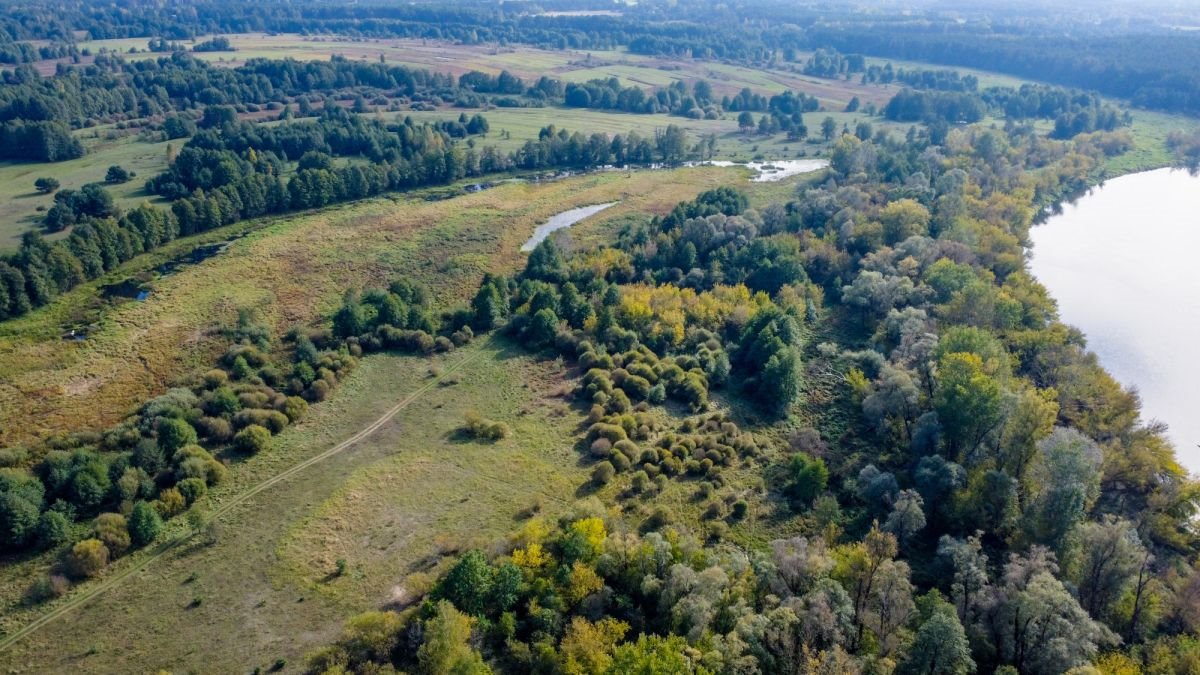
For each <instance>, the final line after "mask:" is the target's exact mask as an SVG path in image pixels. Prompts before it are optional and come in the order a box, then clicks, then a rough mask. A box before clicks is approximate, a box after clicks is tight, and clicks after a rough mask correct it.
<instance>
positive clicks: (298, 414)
mask: <svg viewBox="0 0 1200 675" xmlns="http://www.w3.org/2000/svg"><path fill="white" fill-rule="evenodd" d="M280 410H281V412H282V413H283V414H284V415H287V418H288V419H289V420H291V421H292V422H293V423H295V422H298V421H300V418H302V417H304V415H306V414H307V413H308V402H307V401H305V400H304V399H302V398H300V397H299V396H289V397H287V399H286V400H285V401H284V402H283V407H282V408H281V409H280Z"/></svg>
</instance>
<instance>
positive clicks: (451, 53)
mask: <svg viewBox="0 0 1200 675" xmlns="http://www.w3.org/2000/svg"><path fill="white" fill-rule="evenodd" d="M225 37H228V38H229V41H230V42H231V43H232V44H233V46H234V47H235V48H236V49H237V51H233V52H201V53H196V54H195V56H196V57H197V58H200V59H203V60H206V61H212V62H214V63H218V64H222V65H230V66H235V65H240V64H242V63H244V62H245V61H246V60H248V59H252V58H294V59H299V60H304V61H311V60H322V61H324V60H328V59H329V57H330V56H332V55H335V54H337V55H341V56H344V57H346V58H349V59H361V60H369V61H377V60H379V59H380V58H381V57H382V58H383V59H384V60H385V61H386V62H388V63H396V64H403V65H408V66H413V67H417V68H428V69H430V70H436V71H440V72H450V73H454V74H456V75H461V74H462V73H466V72H469V71H472V70H478V71H482V72H487V73H493V74H495V73H499V72H500V71H501V70H508V71H510V72H512V73H513V74H515V75H517V76H519V77H522V78H525V79H527V80H536V79H537V78H538V77H540V76H542V75H547V76H550V77H557V78H560V79H564V80H570V81H575V82H581V81H586V80H590V79H596V78H604V79H607V78H610V77H616V78H617V79H619V80H621V82H622V83H623V84H626V85H630V84H637V85H640V86H643V87H663V86H667V85H670V84H671V83H672V82H674V81H677V80H683V81H687V82H691V81H693V80H696V79H699V78H704V79H707V80H709V81H710V83H711V84H712V85H713V91H714V92H716V93H717V94H718V95H725V94H730V95H733V94H736V93H737V92H738V91H741V90H742V89H743V88H745V87H749V88H750V89H753V90H755V91H758V92H761V93H780V92H783V91H785V90H788V89H792V90H797V91H803V92H805V93H808V94H811V95H814V96H816V97H817V98H818V99H820V100H821V103H822V104H823V105H824V106H825V107H826V108H827V109H829V110H841V109H842V108H844V107H845V105H846V103H848V102H849V101H850V99H851V98H853V97H855V96H857V97H858V98H859V99H860V100H861V101H862V102H863V104H864V105H865V104H867V103H875V104H876V105H879V106H882V105H883V104H885V103H886V102H887V101H888V99H890V98H891V96H892V95H893V94H894V93H895V92H896V91H897V90H898V89H899V88H898V87H895V86H893V85H877V84H871V85H863V84H860V83H859V82H858V80H857V79H852V80H849V81H842V80H827V79H823V78H817V77H809V76H807V75H802V74H800V73H798V72H791V71H790V70H786V69H783V68H780V69H764V70H757V69H753V68H748V67H744V66H736V65H730V64H721V63H715V62H709V61H699V60H696V61H693V60H690V59H668V58H658V57H651V56H644V55H641V54H631V53H629V52H626V51H623V50H622V51H579V50H569V49H568V50H561V51H551V50H546V49H538V48H536V47H525V46H504V47H500V46H496V45H457V44H446V43H442V42H437V41H434V40H416V39H373V38H372V39H367V38H363V39H353V38H346V37H339V36H301V35H265V34H262V33H244V34H234V35H227V36H225ZM147 42H148V41H147V40H145V39H118V40H95V41H91V42H83V43H80V45H79V46H80V48H86V49H89V50H91V51H92V52H93V53H95V52H98V51H100V50H102V49H105V50H108V51H114V52H120V53H123V54H125V55H126V57H127V58H131V59H139V58H155V57H157V56H159V54H156V53H152V52H147V51H145V50H146V45H147ZM131 48H134V49H139V50H142V51H140V52H138V53H132V54H131V53H128V52H129V50H130V49H131ZM807 56H808V55H807V54H803V53H801V54H800V55H799V58H800V60H801V62H802V61H803V60H804V59H805V58H807ZM788 65H789V67H790V66H791V65H792V64H788ZM54 67H55V62H53V61H46V62H42V63H41V64H39V68H40V69H41V71H42V72H44V73H53V72H54ZM796 67H797V68H798V67H799V66H798V65H797V66H796Z"/></svg>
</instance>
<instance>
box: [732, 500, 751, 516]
mask: <svg viewBox="0 0 1200 675" xmlns="http://www.w3.org/2000/svg"><path fill="white" fill-rule="evenodd" d="M749 512H750V504H748V503H747V502H746V500H745V499H739V500H737V501H736V502H734V503H733V510H732V511H731V512H730V514H729V515H730V516H732V517H733V519H734V520H742V519H744V518H745V517H746V514H747V513H749Z"/></svg>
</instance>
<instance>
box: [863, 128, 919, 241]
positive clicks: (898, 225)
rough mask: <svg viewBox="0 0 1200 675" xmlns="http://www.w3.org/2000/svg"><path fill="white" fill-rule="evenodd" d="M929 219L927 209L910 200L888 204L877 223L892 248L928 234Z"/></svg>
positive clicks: (880, 213)
mask: <svg viewBox="0 0 1200 675" xmlns="http://www.w3.org/2000/svg"><path fill="white" fill-rule="evenodd" d="M860 138H861V136H860ZM868 138H870V136H868ZM862 140H867V139H866V138H864V139H862ZM929 218H930V216H929V209H927V208H925V207H924V206H922V205H921V204H920V203H918V202H916V201H914V200H912V199H897V200H896V201H894V202H889V203H888V205H887V206H885V207H883V209H882V210H881V211H880V212H879V221H880V222H881V223H883V239H884V242H885V243H887V244H888V245H889V246H892V245H895V244H897V243H899V242H902V241H904V240H905V239H908V238H909V237H911V236H913V235H918V234H921V235H924V234H928V233H929Z"/></svg>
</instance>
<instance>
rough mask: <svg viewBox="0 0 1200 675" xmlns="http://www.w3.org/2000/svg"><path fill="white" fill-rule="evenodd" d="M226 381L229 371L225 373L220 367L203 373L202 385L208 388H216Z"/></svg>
mask: <svg viewBox="0 0 1200 675" xmlns="http://www.w3.org/2000/svg"><path fill="white" fill-rule="evenodd" d="M228 381H229V373H226V372H225V371H223V370H221V369H220V368H213V369H212V370H210V371H208V372H207V373H205V374H204V386H206V387H208V388H209V389H216V388H217V387H219V386H221V385H223V384H225V383H226V382H228Z"/></svg>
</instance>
